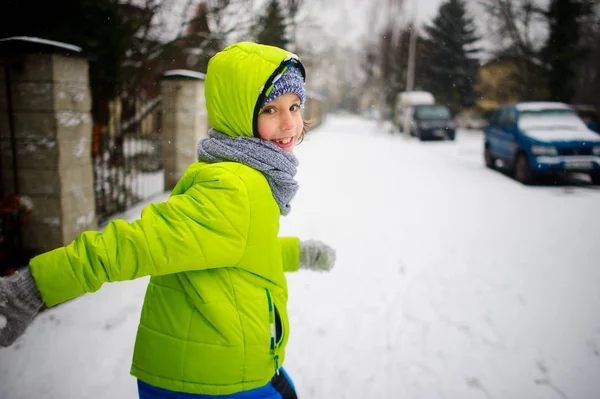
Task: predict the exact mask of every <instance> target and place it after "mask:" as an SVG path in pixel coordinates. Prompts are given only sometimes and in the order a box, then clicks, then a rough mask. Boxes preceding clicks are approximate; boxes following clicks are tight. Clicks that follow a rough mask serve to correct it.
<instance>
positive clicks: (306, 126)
mask: <svg viewBox="0 0 600 399" xmlns="http://www.w3.org/2000/svg"><path fill="white" fill-rule="evenodd" d="M302 122H304V127H303V128H302V133H300V137H298V144H300V143H302V140H304V136H305V135H306V133H308V130H309V129H310V127H311V126H312V124H313V121H312V119H309V120H306V119H304V118H302Z"/></svg>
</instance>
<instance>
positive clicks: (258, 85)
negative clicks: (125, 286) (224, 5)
mask: <svg viewBox="0 0 600 399" xmlns="http://www.w3.org/2000/svg"><path fill="white" fill-rule="evenodd" d="M304 75H305V72H304V68H303V66H302V64H301V62H300V60H299V59H298V57H297V56H296V55H294V54H292V53H290V52H287V51H285V50H283V49H279V48H276V47H271V46H264V45H259V44H255V43H247V42H242V43H237V44H234V45H231V46H229V47H227V48H225V49H224V50H223V51H221V52H220V53H218V54H216V55H215V56H214V57H213V58H212V59H211V60H210V62H209V65H208V71H207V74H206V81H205V97H206V107H207V110H208V119H209V123H210V125H211V126H212V129H211V131H210V134H209V137H208V138H206V139H203V140H200V142H199V143H198V162H196V163H194V164H192V165H191V166H190V167H189V168H188V169H187V170H186V172H185V173H184V175H183V177H182V178H181V180H180V181H179V182H178V184H177V185H176V187H175V188H174V189H173V192H172V194H171V196H170V198H169V200H168V201H166V202H163V203H156V204H150V205H148V206H147V207H146V208H145V209H144V210H143V211H142V215H141V217H140V219H138V220H136V221H134V222H132V223H128V222H126V221H124V220H114V221H112V222H111V223H109V224H108V225H107V226H106V228H105V229H104V231H103V232H101V233H100V232H95V231H88V232H84V233H82V234H81V235H80V236H79V237H77V238H76V239H75V240H74V241H73V242H72V243H70V244H68V245H66V246H64V247H62V248H58V249H55V250H52V251H49V252H47V253H44V254H42V255H39V256H37V257H35V258H33V259H32V260H31V261H30V264H29V267H27V268H24V269H22V270H21V271H19V272H17V273H16V274H14V275H13V276H10V277H7V278H4V279H0V315H4V316H5V317H6V319H7V323H6V326H5V327H4V328H3V329H2V330H0V346H4V347H6V346H8V345H10V344H12V343H13V342H14V341H15V340H16V339H17V338H18V337H19V336H20V335H21V334H22V333H23V332H24V331H25V329H26V327H27V326H28V325H29V323H30V322H31V320H32V319H33V318H34V317H35V316H36V314H37V313H38V311H39V309H40V307H41V306H42V305H43V304H46V305H47V306H54V305H56V304H59V303H61V302H64V301H67V300H69V299H72V298H75V297H77V296H79V295H82V294H84V293H86V292H93V291H96V290H98V289H99V288H100V287H101V286H102V284H103V283H105V282H112V281H124V280H132V279H136V278H139V277H143V276H148V275H150V276H151V278H150V283H149V285H148V288H147V291H146V296H145V299H144V305H143V308H142V314H141V318H140V324H139V327H138V332H137V337H136V343H135V349H134V354H133V362H132V367H131V373H132V374H133V375H134V376H135V377H137V378H138V386H139V393H140V397H141V398H151V397H161V398H179V397H186V398H189V399H192V398H196V399H200V398H210V397H214V396H218V397H226V398H231V399H234V398H240V399H241V398H273V399H275V398H295V397H296V393H295V390H294V387H293V384H292V383H291V381H290V380H289V378H288V377H287V374H286V373H285V371H283V369H282V368H281V366H282V364H283V362H284V357H285V346H286V343H287V341H288V339H289V335H290V327H289V322H288V315H287V307H286V304H287V296H288V291H287V285H286V278H285V275H284V272H286V271H288V272H291V271H296V270H298V269H299V268H304V269H312V270H323V271H326V270H330V269H331V267H332V266H333V264H334V261H335V252H334V251H333V249H331V248H330V247H328V246H327V245H325V244H323V243H322V242H319V241H311V240H309V241H300V240H299V239H298V238H295V237H279V236H278V231H279V217H280V215H282V214H283V215H286V214H288V213H289V212H290V201H291V200H292V198H293V197H294V195H295V193H296V191H297V189H298V185H297V183H296V181H295V180H294V175H295V173H296V166H297V164H298V162H297V159H296V157H295V156H294V155H293V153H292V151H293V148H294V145H295V144H296V142H297V141H298V140H299V139H301V138H302V136H303V135H304V134H305V132H306V129H305V124H304V121H303V119H302V116H301V113H300V109H301V108H302V106H303V105H304V102H305V99H306V94H305V90H304Z"/></svg>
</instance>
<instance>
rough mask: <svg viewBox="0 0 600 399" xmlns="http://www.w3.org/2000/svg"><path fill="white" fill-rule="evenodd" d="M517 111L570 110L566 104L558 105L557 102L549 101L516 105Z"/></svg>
mask: <svg viewBox="0 0 600 399" xmlns="http://www.w3.org/2000/svg"><path fill="white" fill-rule="evenodd" d="M516 107H517V110H519V111H543V110H546V109H560V110H565V109H567V110H570V109H571V107H569V106H568V105H567V104H564V103H558V102H549V101H532V102H526V103H518V104H516Z"/></svg>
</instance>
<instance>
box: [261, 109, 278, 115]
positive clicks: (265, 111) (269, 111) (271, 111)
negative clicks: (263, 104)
mask: <svg viewBox="0 0 600 399" xmlns="http://www.w3.org/2000/svg"><path fill="white" fill-rule="evenodd" d="M273 112H275V110H274V109H273V108H265V109H263V110H262V112H261V113H263V114H272V113H273Z"/></svg>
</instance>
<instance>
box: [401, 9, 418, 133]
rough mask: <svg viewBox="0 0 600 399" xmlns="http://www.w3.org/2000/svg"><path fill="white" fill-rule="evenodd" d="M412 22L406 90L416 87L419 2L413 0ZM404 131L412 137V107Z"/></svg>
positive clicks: (405, 116) (405, 118) (406, 116)
mask: <svg viewBox="0 0 600 399" xmlns="http://www.w3.org/2000/svg"><path fill="white" fill-rule="evenodd" d="M411 13H412V18H411V19H412V22H411V26H410V38H409V44H408V70H407V71H406V91H413V90H414V87H415V58H416V54H415V53H416V49H417V2H416V1H415V0H413V1H412V9H411ZM403 122H404V125H403V127H402V131H403V132H404V134H406V137H410V125H411V124H412V109H411V112H410V114H409V115H404V121H403Z"/></svg>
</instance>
